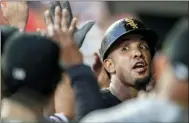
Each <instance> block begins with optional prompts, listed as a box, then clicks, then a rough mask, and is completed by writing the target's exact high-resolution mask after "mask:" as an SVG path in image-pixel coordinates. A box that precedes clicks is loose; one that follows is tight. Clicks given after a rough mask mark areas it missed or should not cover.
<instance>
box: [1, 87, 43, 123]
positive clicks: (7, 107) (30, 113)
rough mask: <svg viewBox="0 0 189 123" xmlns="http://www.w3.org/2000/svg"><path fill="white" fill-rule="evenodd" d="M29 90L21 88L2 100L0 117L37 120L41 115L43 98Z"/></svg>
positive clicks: (26, 120)
mask: <svg viewBox="0 0 189 123" xmlns="http://www.w3.org/2000/svg"><path fill="white" fill-rule="evenodd" d="M41 97H42V96H39V95H38V94H35V93H34V92H32V91H29V90H21V91H19V92H17V93H15V94H14V95H13V96H11V97H10V98H5V99H3V101H2V110H1V117H2V118H4V119H8V120H9V119H10V120H21V121H25V122H31V121H38V120H39V119H40V118H41V117H42V116H43V107H44V106H43V103H42V102H43V101H41V100H43V98H41Z"/></svg>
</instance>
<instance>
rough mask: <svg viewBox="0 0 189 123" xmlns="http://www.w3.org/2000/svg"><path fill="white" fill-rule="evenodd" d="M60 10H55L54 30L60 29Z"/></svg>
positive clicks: (57, 8)
mask: <svg viewBox="0 0 189 123" xmlns="http://www.w3.org/2000/svg"><path fill="white" fill-rule="evenodd" d="M61 16H62V14H61V9H60V7H59V6H57V7H56V8H55V21H54V28H55V30H60V29H61Z"/></svg>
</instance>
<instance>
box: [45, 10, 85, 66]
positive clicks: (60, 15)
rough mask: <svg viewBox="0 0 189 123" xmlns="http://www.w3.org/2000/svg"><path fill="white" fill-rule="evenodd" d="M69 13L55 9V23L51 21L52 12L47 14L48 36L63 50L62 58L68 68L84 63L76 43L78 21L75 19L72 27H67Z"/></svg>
mask: <svg viewBox="0 0 189 123" xmlns="http://www.w3.org/2000/svg"><path fill="white" fill-rule="evenodd" d="M67 18H68V11H67V10H66V9H63V10H62V11H61V8H60V7H56V9H55V19H54V23H53V22H52V20H51V17H50V12H49V11H46V12H45V19H46V24H47V36H48V37H51V38H52V39H53V40H55V41H56V42H57V43H58V44H59V45H60V48H61V52H60V57H61V59H62V61H64V64H65V65H66V67H70V66H73V65H76V64H81V63H83V56H82V54H81V52H80V51H79V48H78V47H77V45H76V44H75V42H74V38H73V36H74V31H75V28H76V22H77V19H76V18H73V19H72V22H71V24H70V26H68V25H67Z"/></svg>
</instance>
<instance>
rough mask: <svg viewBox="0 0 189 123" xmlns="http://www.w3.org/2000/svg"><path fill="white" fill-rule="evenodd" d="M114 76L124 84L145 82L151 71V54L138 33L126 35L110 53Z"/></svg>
mask: <svg viewBox="0 0 189 123" xmlns="http://www.w3.org/2000/svg"><path fill="white" fill-rule="evenodd" d="M110 59H111V60H110V62H112V63H111V64H112V66H113V68H112V69H114V73H115V74H116V76H117V77H118V78H119V79H120V80H121V81H122V82H124V83H125V84H130V85H136V84H145V83H146V81H148V79H149V76H150V72H151V54H150V50H149V47H148V44H147V43H146V41H145V40H144V39H143V37H142V36H140V35H128V36H125V37H123V38H122V39H121V40H120V43H118V44H116V46H115V47H114V48H113V50H112V52H111V53H110Z"/></svg>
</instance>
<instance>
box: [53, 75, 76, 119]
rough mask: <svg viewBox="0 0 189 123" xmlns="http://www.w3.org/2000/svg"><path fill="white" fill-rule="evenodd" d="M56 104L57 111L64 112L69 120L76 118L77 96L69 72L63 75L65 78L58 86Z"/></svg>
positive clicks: (55, 97)
mask: <svg viewBox="0 0 189 123" xmlns="http://www.w3.org/2000/svg"><path fill="white" fill-rule="evenodd" d="M54 105H55V112H56V113H62V114H63V115H64V116H66V117H67V118H68V119H69V120H72V119H73V118H74V115H75V114H74V113H75V107H74V106H75V96H74V93H73V89H72V87H71V85H70V79H69V78H68V76H67V74H64V75H63V79H62V80H61V82H60V84H59V85H58V86H57V88H56V91H55V94H54Z"/></svg>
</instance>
